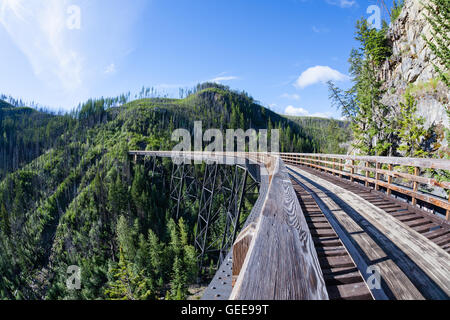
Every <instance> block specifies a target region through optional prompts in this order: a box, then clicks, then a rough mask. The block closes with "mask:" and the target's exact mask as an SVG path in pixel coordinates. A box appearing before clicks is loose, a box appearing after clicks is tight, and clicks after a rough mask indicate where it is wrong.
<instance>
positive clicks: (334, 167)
mask: <svg viewBox="0 0 450 320" xmlns="http://www.w3.org/2000/svg"><path fill="white" fill-rule="evenodd" d="M331 159H332V160H333V176H335V175H336V172H334V171H335V170H336V164H335V163H334V161H335V160H336V159H335V158H331Z"/></svg>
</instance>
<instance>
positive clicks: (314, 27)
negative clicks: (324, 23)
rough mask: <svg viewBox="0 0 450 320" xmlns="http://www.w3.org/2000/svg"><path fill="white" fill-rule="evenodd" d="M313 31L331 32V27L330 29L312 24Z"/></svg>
mask: <svg viewBox="0 0 450 320" xmlns="http://www.w3.org/2000/svg"><path fill="white" fill-rule="evenodd" d="M312 31H313V32H315V33H328V32H330V29H328V28H319V27H316V26H312Z"/></svg>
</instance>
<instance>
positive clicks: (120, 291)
mask: <svg viewBox="0 0 450 320" xmlns="http://www.w3.org/2000/svg"><path fill="white" fill-rule="evenodd" d="M133 269H134V268H133V264H132V263H130V262H129V261H128V260H127V259H126V257H125V255H124V252H123V249H122V248H120V259H119V265H118V268H113V269H112V270H111V271H110V273H111V274H112V278H113V281H112V282H111V283H110V284H109V286H108V288H107V289H106V290H105V295H106V296H108V298H109V299H111V300H148V299H150V298H151V296H152V290H151V286H150V285H149V283H148V280H147V279H146V278H145V277H144V276H143V272H140V273H136V272H135V271H134V270H133Z"/></svg>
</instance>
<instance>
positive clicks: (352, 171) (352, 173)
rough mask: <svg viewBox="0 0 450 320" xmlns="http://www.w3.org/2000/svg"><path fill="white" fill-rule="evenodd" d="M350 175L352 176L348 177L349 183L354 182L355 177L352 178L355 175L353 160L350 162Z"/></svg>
mask: <svg viewBox="0 0 450 320" xmlns="http://www.w3.org/2000/svg"><path fill="white" fill-rule="evenodd" d="M350 173H351V175H352V176H351V177H350V181H351V182H353V181H355V177H354V175H355V160H352V169H351V170H350Z"/></svg>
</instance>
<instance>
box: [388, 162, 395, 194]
mask: <svg viewBox="0 0 450 320" xmlns="http://www.w3.org/2000/svg"><path fill="white" fill-rule="evenodd" d="M393 169H394V167H393V165H392V164H389V168H388V170H389V172H392V170H393ZM391 184H392V175H389V176H388V188H387V195H388V196H390V195H391V193H392V190H391Z"/></svg>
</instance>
